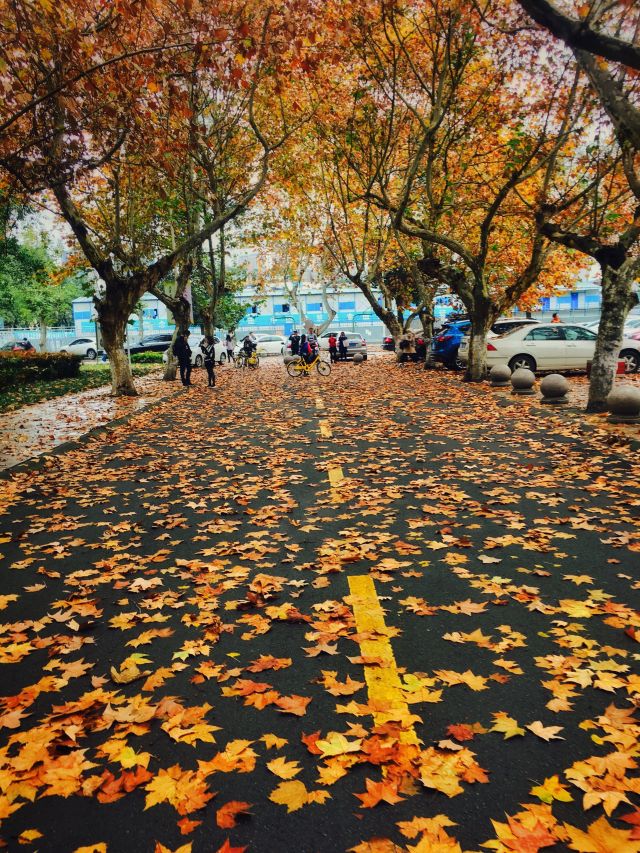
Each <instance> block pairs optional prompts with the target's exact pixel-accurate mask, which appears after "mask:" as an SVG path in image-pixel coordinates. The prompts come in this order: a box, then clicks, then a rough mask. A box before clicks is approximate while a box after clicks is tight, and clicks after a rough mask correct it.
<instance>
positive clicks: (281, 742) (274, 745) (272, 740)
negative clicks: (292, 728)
mask: <svg viewBox="0 0 640 853" xmlns="http://www.w3.org/2000/svg"><path fill="white" fill-rule="evenodd" d="M260 740H261V741H264V745H265V746H266V747H267V749H282V747H283V746H286V745H287V744H288V743H289V741H288V740H287V739H286V738H283V737H278V736H277V735H272V734H266V735H262V737H261V738H260Z"/></svg>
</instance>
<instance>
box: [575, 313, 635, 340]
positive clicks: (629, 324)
mask: <svg viewBox="0 0 640 853" xmlns="http://www.w3.org/2000/svg"><path fill="white" fill-rule="evenodd" d="M584 325H585V328H587V329H591V330H592V331H594V332H595V333H596V334H598V327H599V326H600V320H594V321H593V322H592V323H585V324H584ZM638 329H640V317H639V316H638V315H637V314H634V315H633V316H631V317H627V319H626V322H625V324H624V329H623V332H622V334H623V335H624V337H625V338H628V337H630V336H631V335H632V334H633V333H634V332H637V331H638Z"/></svg>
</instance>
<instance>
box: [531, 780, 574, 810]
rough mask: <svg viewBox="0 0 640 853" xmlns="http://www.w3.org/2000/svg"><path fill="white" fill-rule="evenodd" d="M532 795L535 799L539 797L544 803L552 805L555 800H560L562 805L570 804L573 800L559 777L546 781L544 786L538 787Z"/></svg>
mask: <svg viewBox="0 0 640 853" xmlns="http://www.w3.org/2000/svg"><path fill="white" fill-rule="evenodd" d="M530 793H531V794H532V796H534V797H538V799H539V800H542V802H543V803H547V804H549V805H550V804H551V803H552V802H553V801H554V800H559V801H560V802H561V803H570V802H571V801H572V800H573V797H572V796H571V794H570V793H569V792H568V791H567V788H566V785H563V783H562V782H561V781H560V779H559V778H558V776H551V777H550V778H549V779H545V780H544V782H543V783H542V785H536V787H535V788H532V789H531V791H530Z"/></svg>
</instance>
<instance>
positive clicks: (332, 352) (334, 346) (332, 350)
mask: <svg viewBox="0 0 640 853" xmlns="http://www.w3.org/2000/svg"><path fill="white" fill-rule="evenodd" d="M329 356H330V358H331V361H332V362H333V363H334V364H335V362H336V361H337V360H338V339H337V338H336V336H335V335H334V333H333V332H331V334H330V335H329Z"/></svg>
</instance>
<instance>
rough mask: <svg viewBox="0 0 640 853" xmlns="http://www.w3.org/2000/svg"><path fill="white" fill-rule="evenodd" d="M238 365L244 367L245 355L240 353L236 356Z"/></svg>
mask: <svg viewBox="0 0 640 853" xmlns="http://www.w3.org/2000/svg"><path fill="white" fill-rule="evenodd" d="M236 367H244V356H243V355H239V356H237V357H236Z"/></svg>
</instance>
